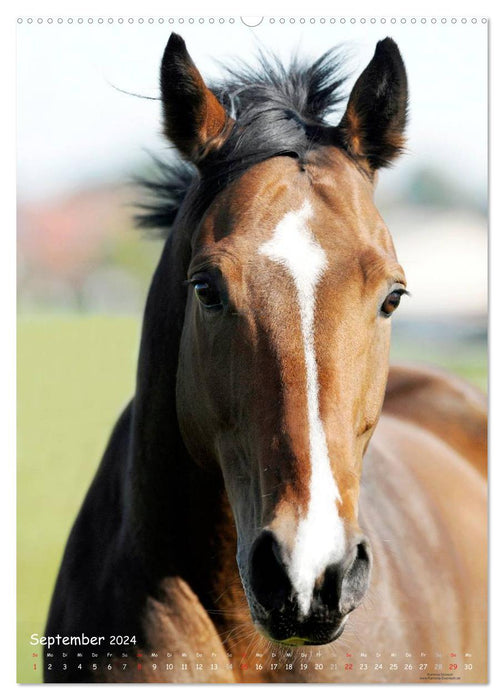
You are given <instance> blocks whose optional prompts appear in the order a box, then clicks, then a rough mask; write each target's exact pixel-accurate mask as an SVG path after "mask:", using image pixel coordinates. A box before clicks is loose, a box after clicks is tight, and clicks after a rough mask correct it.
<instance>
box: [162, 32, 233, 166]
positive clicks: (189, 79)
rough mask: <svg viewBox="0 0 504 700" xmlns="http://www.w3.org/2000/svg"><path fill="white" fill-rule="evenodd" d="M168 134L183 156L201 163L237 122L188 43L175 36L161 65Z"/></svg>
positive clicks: (168, 45)
mask: <svg viewBox="0 0 504 700" xmlns="http://www.w3.org/2000/svg"><path fill="white" fill-rule="evenodd" d="M160 82H161V100H162V103H163V116H164V133H165V134H166V136H167V137H168V138H169V139H170V141H171V142H172V143H173V144H174V145H175V146H176V147H177V148H178V150H179V151H180V152H181V153H182V155H184V156H186V158H188V159H189V160H192V161H193V162H195V163H198V162H200V161H201V160H202V158H203V157H204V156H205V155H206V154H207V153H208V152H209V151H211V150H214V149H215V148H218V147H219V146H220V145H221V143H222V142H223V140H224V138H225V136H224V134H225V133H226V132H227V127H228V126H230V125H231V124H232V122H233V120H232V119H230V118H229V117H228V115H227V113H226V110H225V109H224V107H223V106H222V105H221V103H220V102H219V100H218V99H217V98H216V96H215V95H214V94H213V92H212V91H211V90H209V89H208V88H207V86H206V85H205V82H204V81H203V78H202V77H201V75H200V72H199V71H198V69H197V68H196V66H195V65H194V62H193V60H192V58H191V57H190V55H189V53H188V51H187V49H186V45H185V42H184V40H183V39H182V37H181V36H179V35H178V34H175V33H173V34H171V35H170V38H169V40H168V44H167V45H166V49H165V52H164V55H163V60H162V62H161V80H160Z"/></svg>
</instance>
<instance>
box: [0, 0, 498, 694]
mask: <svg viewBox="0 0 504 700" xmlns="http://www.w3.org/2000/svg"><path fill="white" fill-rule="evenodd" d="M140 9H141V10H142V12H141V15H142V16H145V17H148V16H153V17H156V16H166V15H167V14H170V15H175V16H186V17H189V16H191V15H196V16H205V15H207V14H208V12H209V10H210V11H211V13H212V15H214V16H215V15H218V16H223V17H226V16H237V15H238V14H240V15H241V16H251V15H255V16H257V15H261V14H264V15H268V14H274V15H275V16H279V15H282V14H285V15H286V16H298V15H299V16H300V15H301V14H304V15H305V16H320V15H325V16H331V15H334V14H337V15H338V16H348V17H351V16H358V17H366V16H367V17H371V16H376V15H379V16H381V17H394V16H396V17H401V16H402V15H404V14H407V15H410V16H411V15H415V16H425V17H433V16H435V17H439V16H443V15H447V16H454V17H463V16H466V17H473V16H475V17H479V18H480V17H489V18H490V23H491V24H490V61H491V64H490V65H491V70H490V96H491V98H490V107H491V112H490V114H491V124H493V129H492V131H491V154H493V158H492V157H491V158H490V176H491V180H490V203H491V206H492V208H491V214H490V231H491V237H490V358H491V360H493V362H492V367H491V369H492V372H491V383H490V406H491V422H490V439H491V442H490V465H491V472H490V477H491V478H490V496H491V500H490V523H491V532H492V533H493V537H492V538H491V545H493V544H495V546H491V560H490V561H491V565H490V574H491V584H490V586H491V587H490V591H491V595H490V604H491V617H490V664H489V673H490V684H489V685H488V686H477V689H476V688H475V687H474V686H472V685H464V686H448V685H446V684H445V685H442V686H429V687H428V688H427V687H426V686H424V685H422V684H417V685H408V687H407V691H406V692H407V693H408V694H409V693H412V694H417V693H423V692H428V693H429V696H430V695H431V694H432V696H433V697H434V696H437V695H438V694H440V695H441V694H442V696H443V697H444V698H445V697H446V694H447V693H448V694H449V695H450V696H451V695H452V694H453V693H457V694H459V695H458V696H459V697H460V695H461V696H464V697H466V696H467V694H471V695H472V694H473V693H474V692H475V691H476V692H477V693H478V694H479V693H484V694H485V696H487V697H494V696H496V697H497V696H499V697H502V693H503V691H504V671H503V666H504V665H503V660H502V655H503V653H504V643H503V642H502V632H501V630H502V629H504V614H503V612H504V601H503V597H502V591H503V590H504V585H503V584H504V580H503V576H502V574H503V571H504V564H503V562H502V556H499V549H500V550H502V548H501V547H499V541H498V540H499V537H498V534H499V533H502V532H504V508H502V506H500V504H499V503H498V501H497V497H498V495H499V494H503V493H504V473H503V466H502V465H504V451H503V448H502V445H501V446H499V445H498V444H497V438H498V437H499V433H500V432H502V430H499V428H500V422H501V419H502V418H503V417H504V416H503V413H504V411H503V408H502V406H501V403H500V402H499V401H498V391H499V389H500V388H504V369H503V368H502V366H501V367H500V368H499V366H498V360H497V358H502V357H504V330H503V329H502V323H501V322H500V323H499V320H500V319H501V318H502V308H503V304H501V302H504V285H503V280H504V275H503V274H502V272H501V271H500V270H499V269H498V267H497V266H498V265H499V264H502V262H503V261H504V240H503V239H504V214H503V200H504V198H503V196H502V192H503V190H504V174H503V172H502V168H501V167H500V168H499V165H500V163H501V162H502V155H501V154H502V153H503V152H504V148H503V142H504V138H503V134H502V130H501V132H500V133H499V131H498V126H497V125H499V124H504V97H503V94H502V90H499V89H498V79H499V72H500V71H499V70H498V68H497V66H503V65H504V30H503V21H504V12H503V11H502V9H497V7H496V3H495V2H491V1H490V0H479V2H477V3H475V2H474V1H473V2H468V1H466V0H458V1H457V2H453V1H451V2H443V3H442V4H440V2H439V0H438V1H437V2H435V1H434V0H424V1H423V2H419V3H416V4H415V5H414V6H412V5H408V6H405V5H404V2H399V1H398V0H396V1H392V0H390V1H387V2H381V3H379V4H378V3H376V1H375V2H370V1H369V0H366V1H364V0H361V2H360V3H359V4H358V6H356V4H355V2H348V1H340V2H337V3H336V2H334V0H332V2H329V0H315V2H309V3H308V4H307V6H306V7H304V6H302V5H301V4H299V5H296V6H294V5H293V3H292V0H290V2H289V1H286V0H277V2H275V4H274V6H272V3H271V1H270V2H264V0H257V1H256V2H254V3H251V2H248V3H246V2H241V3H236V1H235V2H232V1H231V0H227V1H225V0H215V2H212V3H209V2H206V3H204V2H203V1H202V0H193V1H191V2H184V3H179V4H175V3H173V2H172V3H169V2H167V1H166V0H165V1H164V2H161V1H159V0H157V1H154V0H144V2H142V3H141V4H139V3H138V2H133V1H132V0H102V1H101V2H98V1H97V0H86V2H73V3H72V4H71V5H70V6H69V3H68V0H67V2H64V1H63V0H44V1H42V2H41V0H38V2H37V1H35V0H18V2H15V3H14V2H11V1H10V0H7V2H4V4H3V6H2V8H1V10H0V13H1V15H0V18H1V20H2V21H1V22H0V47H1V50H2V57H3V60H2V62H1V63H0V65H1V70H2V82H1V85H2V98H3V99H2V105H3V106H2V108H1V109H0V127H1V128H0V136H1V138H2V145H1V151H0V152H1V153H2V160H1V170H0V173H1V176H0V177H1V180H0V185H1V190H0V191H1V193H2V203H3V205H4V220H5V223H4V226H3V227H2V228H3V230H2V233H1V235H0V245H1V254H0V255H1V257H0V260H1V265H2V267H1V274H0V285H1V288H0V300H1V308H2V321H3V326H2V328H1V330H2V331H3V332H2V333H1V336H0V337H1V339H2V341H1V342H0V368H1V371H2V375H1V377H0V387H1V388H2V392H1V393H2V402H1V404H0V425H1V427H2V434H1V436H2V445H4V446H6V448H7V449H5V450H4V454H5V455H6V458H4V460H3V465H2V466H3V474H2V476H3V483H2V487H3V488H2V489H1V493H2V502H1V503H0V512H1V517H2V525H3V527H2V533H3V545H4V546H3V551H4V557H5V560H4V562H6V563H7V566H5V563H4V567H2V572H1V573H2V575H0V591H1V600H2V609H1V612H2V617H1V620H2V623H3V624H2V625H1V627H0V629H1V633H0V634H1V645H0V654H1V656H0V658H1V660H2V664H3V668H2V671H3V675H2V678H1V679H0V687H1V688H2V690H4V691H5V695H4V697H10V694H11V693H14V692H16V693H24V694H26V693H30V692H42V693H49V694H50V695H51V697H52V696H53V695H52V694H53V693H56V694H58V693H60V692H61V693H63V695H64V696H65V697H66V696H67V695H68V693H69V692H70V694H71V695H73V693H76V694H77V695H79V694H82V693H88V692H89V691H90V690H91V689H90V688H89V686H86V685H84V686H77V685H72V686H68V685H66V686H63V687H60V686H55V685H45V686H44V685H36V686H35V685H34V686H26V685H23V686H21V685H16V681H15V668H16V663H15V635H16V632H15V630H16V609H15V605H14V600H15V574H14V572H15V566H16V564H15V557H16V544H15V538H14V532H15V522H16V514H15V498H14V493H15V478H16V468H15V464H16V434H15V411H16V407H15V344H14V339H15V329H16V316H15V281H16V280H15V178H14V173H15V114H14V110H13V106H14V105H15V22H16V18H17V17H28V16H30V15H32V16H34V17H39V16H44V17H50V16H51V15H54V16H68V15H69V14H71V15H73V16H79V15H82V16H86V17H89V16H118V15H120V16H132V17H138V16H139V14H140V13H139V10H140ZM272 9H273V13H272ZM305 9H306V10H307V12H302V11H303V10H305ZM293 10H295V11H296V12H295V14H294V13H293ZM356 10H358V12H356ZM300 11H301V12H300ZM405 11H406V12H405ZM500 82H501V83H502V79H501V80H500ZM461 109H463V107H461ZM468 133H469V129H468ZM499 325H500V326H501V327H500V328H499ZM33 688H37V690H33ZM154 688H157V690H154ZM38 689H40V690H38ZM92 692H93V695H94V694H96V696H97V697H100V698H101V697H103V696H108V697H110V694H111V693H112V694H113V693H121V696H122V695H123V694H124V693H126V695H127V696H129V697H131V695H132V694H135V693H142V697H144V694H145V693H146V692H153V693H167V692H168V693H169V694H170V698H172V697H173V696H174V695H175V696H176V697H177V698H178V697H179V696H181V697H184V696H185V695H187V693H190V694H192V693H204V694H205V697H206V698H209V700H213V698H217V697H221V693H226V692H227V693H235V692H238V693H239V694H242V693H243V694H244V695H247V694H250V693H255V692H260V693H261V694H263V693H264V697H266V696H271V694H273V693H274V694H275V695H274V697H275V700H279V698H280V700H281V699H282V698H283V697H284V694H287V693H288V694H289V695H290V696H291V697H292V696H296V697H301V695H300V694H301V693H306V692H308V693H310V694H311V693H312V692H316V693H317V695H318V694H323V695H325V694H327V693H331V694H332V697H334V693H336V692H338V693H351V694H352V699H353V698H355V696H356V694H357V697H358V698H359V699H360V698H361V697H362V695H363V694H365V693H373V696H374V697H375V698H385V697H386V698H389V697H390V696H391V695H392V696H394V694H397V693H399V694H401V693H404V692H405V689H404V684H397V685H394V684H384V685H383V686H377V685H362V684H354V685H352V686H350V684H345V685H341V686H335V685H334V684H330V685H312V686H311V687H310V688H309V689H308V688H307V687H306V685H304V684H291V685H288V686H287V685H282V686H280V685H278V684H271V685H268V684H262V685H260V686H258V685H256V684H253V685H250V686H243V685H232V686H220V685H188V686H180V685H177V686H170V685H167V684H160V685H159V686H158V685H153V686H149V690H147V689H146V687H145V685H141V686H140V685H123V684H121V685H118V686H93V688H92ZM7 693H8V694H7ZM103 694H105V695H103ZM179 694H180V695H179ZM497 694H498V695H497Z"/></svg>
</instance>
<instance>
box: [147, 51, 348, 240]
mask: <svg viewBox="0 0 504 700" xmlns="http://www.w3.org/2000/svg"><path fill="white" fill-rule="evenodd" d="M342 63H343V60H342V53H341V50H339V49H337V48H336V49H331V50H329V51H327V52H326V53H324V54H323V55H322V56H321V57H320V58H319V59H318V60H317V61H315V62H314V63H307V62H305V61H301V60H300V59H299V58H297V57H296V58H294V59H293V60H292V61H291V62H290V63H289V64H288V65H287V66H286V65H284V64H282V62H281V61H280V60H279V59H278V58H277V57H275V56H273V55H270V54H266V53H263V52H261V53H260V54H259V57H258V61H257V65H256V66H249V65H247V64H246V63H244V62H237V63H235V64H234V65H233V66H223V68H224V71H225V77H224V78H223V79H222V80H220V81H218V82H215V83H213V84H210V85H209V87H210V89H211V90H212V92H214V94H215V95H216V96H217V97H218V99H219V100H220V102H221V103H222V104H223V105H224V107H225V109H226V111H227V113H228V115H229V116H230V117H231V118H232V119H233V120H234V124H233V126H232V128H231V130H230V133H229V135H228V136H227V138H226V140H225V141H224V143H223V145H222V146H221V147H220V148H218V149H216V150H214V151H210V152H209V153H208V155H206V156H205V158H204V159H202V160H201V162H200V163H199V168H198V169H197V168H196V167H195V166H194V165H192V164H190V163H187V162H186V161H184V160H182V159H181V158H180V157H177V158H176V159H172V160H171V161H169V162H164V161H161V160H159V159H154V160H155V164H156V166H157V170H158V173H157V176H156V177H155V178H154V179H141V180H140V184H142V185H143V186H144V187H146V188H147V190H148V191H149V192H150V193H151V195H153V197H152V199H151V202H149V203H145V204H142V205H141V208H142V209H143V210H144V213H142V214H140V215H139V216H137V217H136V221H137V223H138V224H139V225H140V226H141V227H144V228H155V229H157V230H158V231H160V232H161V233H162V234H163V235H167V234H168V233H169V231H170V229H171V227H172V226H173V224H174V221H175V219H176V216H177V213H178V211H179V209H180V206H181V204H182V202H183V200H184V199H185V197H186V195H187V193H188V191H189V189H191V188H193V187H194V188H195V190H196V194H195V202H194V206H195V208H196V209H197V210H198V211H199V212H200V213H201V214H202V213H203V211H204V209H206V207H207V206H208V205H209V204H210V203H211V201H212V199H213V198H214V197H215V196H216V195H217V193H218V192H219V191H221V190H222V189H224V187H226V185H228V184H229V183H230V182H232V181H233V180H235V179H236V178H237V177H239V176H240V175H241V174H242V173H244V172H245V171H246V170H247V169H248V168H250V167H251V166H253V165H255V164H257V163H260V162H262V161H264V160H267V159H268V158H272V157H274V156H278V155H289V156H292V157H295V158H298V159H299V161H300V162H301V163H303V162H304V161H305V160H306V157H307V155H308V153H309V152H310V151H311V150H313V149H314V148H316V147H317V146H318V145H320V144H321V143H324V138H325V135H326V133H327V129H328V127H329V124H328V123H327V121H326V120H327V118H328V117H329V116H330V115H331V114H332V113H333V112H334V111H335V110H336V108H337V107H338V106H339V105H340V104H341V103H342V101H343V100H344V99H345V95H344V94H343V92H342V86H343V84H344V82H345V80H346V76H344V75H343V74H342V69H341V66H342Z"/></svg>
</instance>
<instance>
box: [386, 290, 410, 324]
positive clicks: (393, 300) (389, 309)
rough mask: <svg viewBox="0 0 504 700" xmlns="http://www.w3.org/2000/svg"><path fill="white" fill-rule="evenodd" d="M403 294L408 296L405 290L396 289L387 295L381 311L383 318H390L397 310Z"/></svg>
mask: <svg viewBox="0 0 504 700" xmlns="http://www.w3.org/2000/svg"><path fill="white" fill-rule="evenodd" d="M403 294H406V290H405V289H394V291H392V292H390V294H388V295H387V298H386V299H385V301H384V302H383V304H382V306H381V309H380V311H381V313H382V315H383V316H385V317H386V318H388V317H389V316H390V315H391V314H392V313H393V312H394V311H395V310H396V309H397V307H398V306H399V304H400V303H401V297H402V295H403Z"/></svg>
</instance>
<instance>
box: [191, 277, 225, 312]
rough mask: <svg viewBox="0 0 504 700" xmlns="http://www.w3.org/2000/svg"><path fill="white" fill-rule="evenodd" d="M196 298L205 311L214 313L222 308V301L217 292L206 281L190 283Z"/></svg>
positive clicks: (214, 287) (213, 286) (215, 288)
mask: <svg viewBox="0 0 504 700" xmlns="http://www.w3.org/2000/svg"><path fill="white" fill-rule="evenodd" d="M192 285H193V287H194V293H195V295H196V298H197V299H198V301H199V302H200V304H202V306H204V307H205V308H206V309H212V310H214V311H216V310H218V309H221V308H222V299H221V296H220V293H219V290H218V289H217V287H216V286H215V285H213V284H212V283H211V282H208V281H202V280H194V281H193V282H192Z"/></svg>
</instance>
